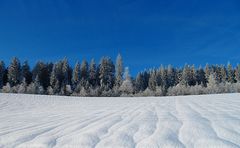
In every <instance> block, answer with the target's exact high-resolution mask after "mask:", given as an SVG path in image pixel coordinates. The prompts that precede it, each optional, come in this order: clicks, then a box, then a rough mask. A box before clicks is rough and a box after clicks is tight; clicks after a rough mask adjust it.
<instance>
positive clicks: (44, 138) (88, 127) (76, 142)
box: [0, 94, 240, 148]
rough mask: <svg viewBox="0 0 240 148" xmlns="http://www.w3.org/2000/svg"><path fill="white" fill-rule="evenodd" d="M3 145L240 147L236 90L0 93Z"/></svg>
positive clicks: (239, 102)
mask: <svg viewBox="0 0 240 148" xmlns="http://www.w3.org/2000/svg"><path fill="white" fill-rule="evenodd" d="M3 147H7V148H8V147H22V148H25V147H31V148H32V147H36V148H38V147H41V148H42V147H44V148H45V147H55V148H59V147H67V148H70V147H81V148H93V147H96V148H113V147H114V148H134V147H136V148H158V147H161V148H162V147H179V148H184V147H187V148H192V147H204V148H206V147H211V148H212V147H236V148H237V147H240V94H223V95H206V96H181V97H179V96H178V97H158V98H157V97H148V98H77V97H56V96H38V95H19V94H0V148H3Z"/></svg>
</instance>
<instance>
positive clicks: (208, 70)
mask: <svg viewBox="0 0 240 148" xmlns="http://www.w3.org/2000/svg"><path fill="white" fill-rule="evenodd" d="M210 74H211V71H210V67H209V65H208V64H206V66H205V78H206V79H207V80H208V79H209V76H210Z"/></svg>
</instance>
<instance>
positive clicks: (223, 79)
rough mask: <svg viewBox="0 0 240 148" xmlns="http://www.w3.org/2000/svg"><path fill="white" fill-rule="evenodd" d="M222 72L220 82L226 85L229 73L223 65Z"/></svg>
mask: <svg viewBox="0 0 240 148" xmlns="http://www.w3.org/2000/svg"><path fill="white" fill-rule="evenodd" d="M220 71H221V72H220V73H221V76H220V77H221V81H220V82H223V83H225V82H226V81H227V72H226V68H225V67H224V66H223V65H221V70H220Z"/></svg>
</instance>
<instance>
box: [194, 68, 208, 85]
mask: <svg viewBox="0 0 240 148" xmlns="http://www.w3.org/2000/svg"><path fill="white" fill-rule="evenodd" d="M196 82H197V84H198V85H200V84H202V85H203V86H207V79H206V77H205V72H204V70H203V69H202V67H201V66H200V67H199V68H198V70H197V71H196Z"/></svg>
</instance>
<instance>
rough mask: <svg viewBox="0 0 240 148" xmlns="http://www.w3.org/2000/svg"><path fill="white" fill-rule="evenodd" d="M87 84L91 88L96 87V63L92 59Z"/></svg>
mask: <svg viewBox="0 0 240 148" xmlns="http://www.w3.org/2000/svg"><path fill="white" fill-rule="evenodd" d="M89 83H90V85H91V87H93V88H94V87H96V85H97V69H96V63H95V61H94V59H92V60H91V63H90V68H89Z"/></svg>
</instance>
